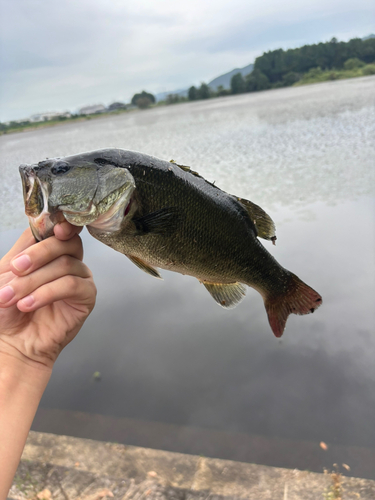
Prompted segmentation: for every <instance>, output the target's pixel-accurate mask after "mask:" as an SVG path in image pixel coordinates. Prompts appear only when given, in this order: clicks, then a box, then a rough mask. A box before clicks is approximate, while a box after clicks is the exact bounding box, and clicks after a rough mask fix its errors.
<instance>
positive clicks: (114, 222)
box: [19, 149, 322, 337]
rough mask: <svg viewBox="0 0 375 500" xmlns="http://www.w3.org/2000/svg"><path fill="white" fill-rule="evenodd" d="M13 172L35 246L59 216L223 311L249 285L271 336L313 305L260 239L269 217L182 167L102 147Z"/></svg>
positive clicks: (267, 233)
mask: <svg viewBox="0 0 375 500" xmlns="http://www.w3.org/2000/svg"><path fill="white" fill-rule="evenodd" d="M19 171H20V175H21V179H22V185H23V196H24V203H25V213H26V215H27V216H28V218H29V223H30V227H31V230H32V232H33V234H34V237H35V239H36V240H37V241H41V240H43V239H45V238H48V237H50V236H52V235H53V228H54V226H55V225H56V224H58V223H59V222H61V221H64V220H67V221H68V222H70V223H71V224H73V225H76V226H86V227H87V229H88V231H89V233H90V234H91V235H92V236H93V237H94V238H96V239H97V240H99V241H101V242H102V243H104V244H105V245H108V246H109V247H111V248H113V249H114V250H116V251H118V252H121V253H122V254H124V255H126V257H128V259H130V261H131V262H133V264H135V265H136V266H138V267H139V268H140V269H141V270H142V271H144V272H146V273H148V274H149V275H151V276H153V277H155V278H161V276H160V273H159V271H158V269H166V270H169V271H174V272H177V273H180V274H183V275H189V276H194V277H195V278H197V279H198V280H199V281H200V283H202V284H203V285H204V287H205V288H206V289H207V291H208V292H209V293H210V295H211V296H212V297H213V299H214V300H215V301H216V302H217V303H218V304H219V305H220V306H222V307H224V308H232V307H235V306H236V305H237V304H238V303H239V302H240V301H241V300H242V299H243V298H244V296H245V293H246V287H245V286H248V287H251V288H253V289H255V290H256V291H257V292H259V293H260V294H261V296H262V298H263V300H264V305H265V309H266V312H267V316H268V321H269V324H270V327H271V329H272V331H273V333H274V335H275V336H276V337H281V335H282V334H283V332H284V329H285V324H286V321H287V318H288V316H289V315H290V314H291V313H293V314H299V315H304V314H308V313H312V312H314V311H315V310H316V309H317V308H318V307H319V306H320V305H321V304H322V297H321V296H320V295H319V293H317V292H316V291H315V290H313V289H312V288H311V287H309V286H308V285H307V284H306V283H304V282H303V281H302V280H300V279H299V278H298V277H297V276H296V275H295V274H293V273H292V272H290V271H288V270H287V269H285V268H284V267H282V266H281V265H280V264H279V263H278V262H277V261H276V260H275V258H274V257H273V256H272V255H271V253H270V252H269V251H268V250H267V249H266V248H265V247H264V246H263V245H262V244H261V242H260V241H259V238H262V239H265V240H269V241H272V243H275V241H276V234H275V224H274V222H273V220H272V219H271V217H270V216H269V215H268V214H267V213H266V212H265V211H264V210H263V209H262V208H261V207H259V206H258V205H256V204H255V203H253V202H251V201H249V200H246V199H242V198H240V197H238V196H234V195H231V194H228V193H226V192H225V191H223V190H221V189H220V188H219V187H217V186H216V185H215V184H213V183H211V182H209V181H207V180H205V179H204V178H203V177H202V176H201V175H199V174H198V173H197V172H196V171H194V170H192V169H191V168H190V167H188V166H184V165H180V164H177V163H176V162H175V161H174V160H171V161H166V160H161V159H158V158H155V157H153V156H149V155H146V154H143V153H139V152H135V151H128V150H124V149H101V150H97V151H90V152H86V153H81V154H77V155H73V156H68V157H63V158H52V159H46V160H43V161H40V162H39V163H36V164H31V165H30V164H22V165H20V167H19Z"/></svg>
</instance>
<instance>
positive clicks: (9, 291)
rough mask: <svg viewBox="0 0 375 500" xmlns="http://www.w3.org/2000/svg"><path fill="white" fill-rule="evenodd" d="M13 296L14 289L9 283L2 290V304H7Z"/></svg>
mask: <svg viewBox="0 0 375 500" xmlns="http://www.w3.org/2000/svg"><path fill="white" fill-rule="evenodd" d="M13 297H14V290H13V288H12V287H11V286H9V285H7V286H4V288H2V289H1V290H0V304H6V303H7V302H9V301H10V300H11V299H13Z"/></svg>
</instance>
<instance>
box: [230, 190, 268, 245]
mask: <svg viewBox="0 0 375 500" xmlns="http://www.w3.org/2000/svg"><path fill="white" fill-rule="evenodd" d="M238 201H239V202H240V203H241V205H242V206H243V207H244V208H245V209H246V211H247V213H248V214H249V217H250V219H251V220H252V221H253V222H254V224H255V227H256V229H257V232H258V236H259V237H260V238H263V239H265V240H272V242H273V243H274V244H275V240H276V235H275V231H276V228H275V223H274V222H273V220H272V219H271V217H270V216H269V215H268V214H267V213H266V212H265V211H264V210H263V208H261V207H259V206H258V205H256V204H255V203H253V202H251V201H249V200H244V199H242V198H238Z"/></svg>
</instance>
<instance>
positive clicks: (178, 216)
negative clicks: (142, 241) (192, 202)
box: [132, 207, 182, 236]
mask: <svg viewBox="0 0 375 500" xmlns="http://www.w3.org/2000/svg"><path fill="white" fill-rule="evenodd" d="M181 220H182V213H181V210H180V209H179V208H176V207H165V208H161V209H160V210H156V211H155V212H151V213H149V214H147V215H144V216H143V217H139V218H134V219H132V221H133V222H134V224H135V227H136V235H137V236H143V235H145V234H159V235H164V236H169V235H171V234H173V233H174V232H175V231H176V229H177V227H178V225H179V223H180V222H181Z"/></svg>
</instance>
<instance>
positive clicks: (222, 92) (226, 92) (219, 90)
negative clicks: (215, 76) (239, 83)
mask: <svg viewBox="0 0 375 500" xmlns="http://www.w3.org/2000/svg"><path fill="white" fill-rule="evenodd" d="M230 93H231V91H230V90H229V89H225V88H224V87H223V85H219V86H218V88H217V90H216V95H217V96H218V97H222V96H225V95H230Z"/></svg>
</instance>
